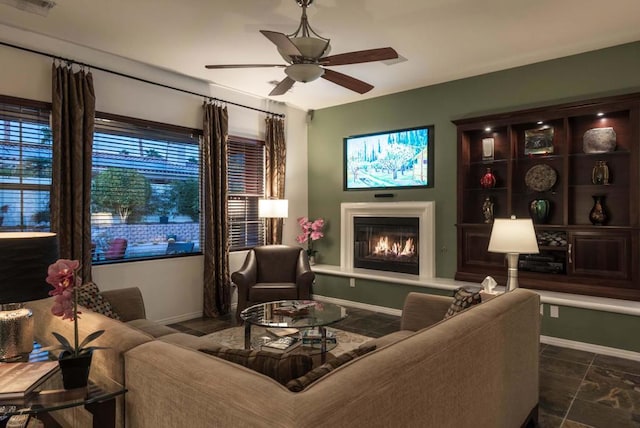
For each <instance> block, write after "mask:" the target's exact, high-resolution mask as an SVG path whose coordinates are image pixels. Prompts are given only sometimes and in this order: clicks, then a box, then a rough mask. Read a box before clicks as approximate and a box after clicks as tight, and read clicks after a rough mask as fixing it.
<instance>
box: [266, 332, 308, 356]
mask: <svg viewBox="0 0 640 428" xmlns="http://www.w3.org/2000/svg"><path fill="white" fill-rule="evenodd" d="M301 343H302V342H301V341H300V339H298V338H297V337H292V336H284V337H281V338H279V339H275V340H272V341H271V342H267V343H265V344H263V345H262V348H261V349H262V350H263V351H269V352H276V353H285V352H289V351H291V350H292V349H295V348H297V347H298V346H300V344H301Z"/></svg>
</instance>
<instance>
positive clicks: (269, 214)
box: [258, 199, 289, 218]
mask: <svg viewBox="0 0 640 428" xmlns="http://www.w3.org/2000/svg"><path fill="white" fill-rule="evenodd" d="M258 217H260V218H287V217H289V200H287V199H258Z"/></svg>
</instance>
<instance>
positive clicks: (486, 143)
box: [482, 138, 494, 161]
mask: <svg viewBox="0 0 640 428" xmlns="http://www.w3.org/2000/svg"><path fill="white" fill-rule="evenodd" d="M493 147H494V140H493V138H483V139H482V160H484V161H487V160H493Z"/></svg>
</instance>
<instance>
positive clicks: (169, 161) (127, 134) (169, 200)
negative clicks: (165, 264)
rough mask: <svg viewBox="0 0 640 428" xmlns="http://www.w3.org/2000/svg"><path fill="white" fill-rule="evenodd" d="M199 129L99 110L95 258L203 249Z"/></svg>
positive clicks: (93, 202) (95, 159)
mask: <svg viewBox="0 0 640 428" xmlns="http://www.w3.org/2000/svg"><path fill="white" fill-rule="evenodd" d="M197 132H198V131H195V130H191V129H186V128H180V127H173V126H169V125H163V124H158V123H153V122H146V121H141V120H137V119H130V118H122V117H119V116H112V115H106V114H99V115H98V117H97V118H96V125H95V132H94V141H93V168H92V187H91V237H92V241H93V245H94V247H95V250H94V257H93V258H94V263H104V262H113V261H118V260H122V259H140V258H150V257H166V256H174V255H179V254H189V253H196V252H199V251H200V236H201V231H200V145H199V137H198V135H197Z"/></svg>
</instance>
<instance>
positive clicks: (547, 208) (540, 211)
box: [529, 199, 551, 224]
mask: <svg viewBox="0 0 640 428" xmlns="http://www.w3.org/2000/svg"><path fill="white" fill-rule="evenodd" d="M550 212H551V202H550V201H549V200H547V199H534V200H533V201H531V203H530V204H529V214H531V219H532V220H533V222H534V223H538V224H544V223H546V222H547V220H548V219H549V213H550Z"/></svg>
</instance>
